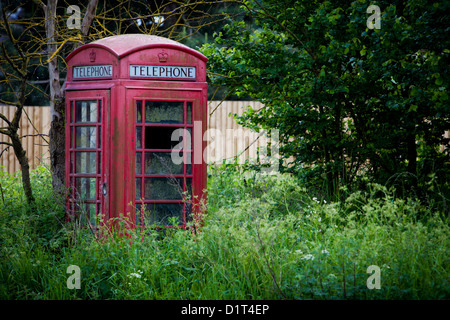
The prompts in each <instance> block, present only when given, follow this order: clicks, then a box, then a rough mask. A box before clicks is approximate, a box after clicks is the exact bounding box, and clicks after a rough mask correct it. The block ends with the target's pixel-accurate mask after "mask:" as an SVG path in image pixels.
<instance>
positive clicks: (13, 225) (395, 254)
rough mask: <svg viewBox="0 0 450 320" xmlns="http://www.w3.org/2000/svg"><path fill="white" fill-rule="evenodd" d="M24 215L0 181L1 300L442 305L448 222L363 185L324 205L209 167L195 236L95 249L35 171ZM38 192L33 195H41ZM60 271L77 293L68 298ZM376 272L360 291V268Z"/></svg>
mask: <svg viewBox="0 0 450 320" xmlns="http://www.w3.org/2000/svg"><path fill="white" fill-rule="evenodd" d="M33 174H34V176H33V183H34V186H35V194H36V195H37V197H38V200H37V203H38V214H36V216H30V213H29V210H27V208H26V205H23V203H24V201H23V199H24V198H23V195H22V193H21V191H20V185H19V184H20V180H18V178H17V176H13V177H11V176H7V175H5V174H4V173H3V174H2V176H1V179H0V182H1V185H2V188H3V191H4V195H5V201H4V202H2V203H1V204H0V212H1V215H0V244H1V249H0V257H1V262H0V298H2V299H448V298H449V297H450V294H449V293H450V283H449V258H448V257H449V233H450V229H449V226H448V221H447V220H446V218H444V217H442V216H441V215H440V213H439V212H431V211H430V210H429V209H428V208H426V207H424V206H422V205H421V204H420V202H418V201H416V200H414V199H408V200H399V199H395V198H394V197H393V195H392V191H389V190H387V189H386V188H384V187H383V186H379V185H372V187H371V189H370V190H369V191H367V192H357V193H353V194H351V195H350V196H349V197H348V198H347V199H346V200H345V201H341V202H333V203H325V201H323V200H320V199H316V198H315V197H314V195H310V194H309V193H308V191H307V190H306V189H305V188H303V187H302V186H301V185H300V184H299V183H298V182H297V181H296V179H295V178H293V177H290V176H288V175H280V174H279V175H274V176H269V175H261V174H259V173H257V172H249V171H247V172H242V171H241V170H240V169H239V167H236V166H232V167H231V168H230V167H228V168H227V167H220V168H210V171H209V177H208V179H209V180H208V203H207V208H208V211H207V214H206V215H205V221H204V226H203V227H202V230H201V232H199V233H193V232H189V231H182V230H180V231H177V230H173V229H171V230H167V231H166V232H165V233H161V232H158V231H156V230H146V231H145V234H143V233H142V231H141V230H136V231H135V232H134V233H132V234H131V236H130V237H120V236H118V235H114V234H113V235H111V236H109V237H107V238H103V239H100V240H98V239H97V238H96V237H94V236H93V235H92V233H91V232H90V231H89V230H87V229H80V228H79V227H78V226H77V225H66V224H60V223H59V221H60V220H61V217H62V216H63V215H64V212H63V210H62V208H61V206H60V205H58V203H57V201H54V199H53V195H52V193H51V192H49V191H48V189H50V185H51V183H50V180H49V179H50V176H49V174H48V172H47V171H46V170H45V169H44V168H39V169H38V170H37V171H36V172H35V173H33ZM41 184H42V186H41ZM69 265H77V266H79V267H80V269H81V289H78V290H77V289H72V290H71V289H68V288H67V285H66V283H67V278H68V277H69V276H70V274H67V273H66V270H67V267H68V266H69ZM370 265H377V266H379V267H380V270H381V288H380V289H372V290H370V289H368V287H367V284H366V282H367V279H368V277H369V276H370V274H368V273H367V268H368V267H369V266H370Z"/></svg>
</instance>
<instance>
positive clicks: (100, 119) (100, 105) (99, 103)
mask: <svg viewBox="0 0 450 320" xmlns="http://www.w3.org/2000/svg"><path fill="white" fill-rule="evenodd" d="M98 119H99V120H98V122H102V100H98Z"/></svg>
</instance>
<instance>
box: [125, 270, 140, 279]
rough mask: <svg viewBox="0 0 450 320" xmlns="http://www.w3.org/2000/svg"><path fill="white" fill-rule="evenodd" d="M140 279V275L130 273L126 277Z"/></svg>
mask: <svg viewBox="0 0 450 320" xmlns="http://www.w3.org/2000/svg"><path fill="white" fill-rule="evenodd" d="M141 273H142V271H141ZM133 277H134V278H138V279H139V278H140V277H141V275H140V274H139V273H134V272H133V273H130V274H129V275H128V278H133Z"/></svg>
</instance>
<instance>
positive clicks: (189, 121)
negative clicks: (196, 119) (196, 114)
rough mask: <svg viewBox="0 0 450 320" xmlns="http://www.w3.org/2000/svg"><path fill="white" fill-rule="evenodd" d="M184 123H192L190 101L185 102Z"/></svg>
mask: <svg viewBox="0 0 450 320" xmlns="http://www.w3.org/2000/svg"><path fill="white" fill-rule="evenodd" d="M186 123H188V124H191V123H192V102H186Z"/></svg>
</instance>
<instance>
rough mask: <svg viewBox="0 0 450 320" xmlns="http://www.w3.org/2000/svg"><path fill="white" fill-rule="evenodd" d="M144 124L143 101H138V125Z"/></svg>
mask: <svg viewBox="0 0 450 320" xmlns="http://www.w3.org/2000/svg"><path fill="white" fill-rule="evenodd" d="M141 122H142V101H136V123H141Z"/></svg>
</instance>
